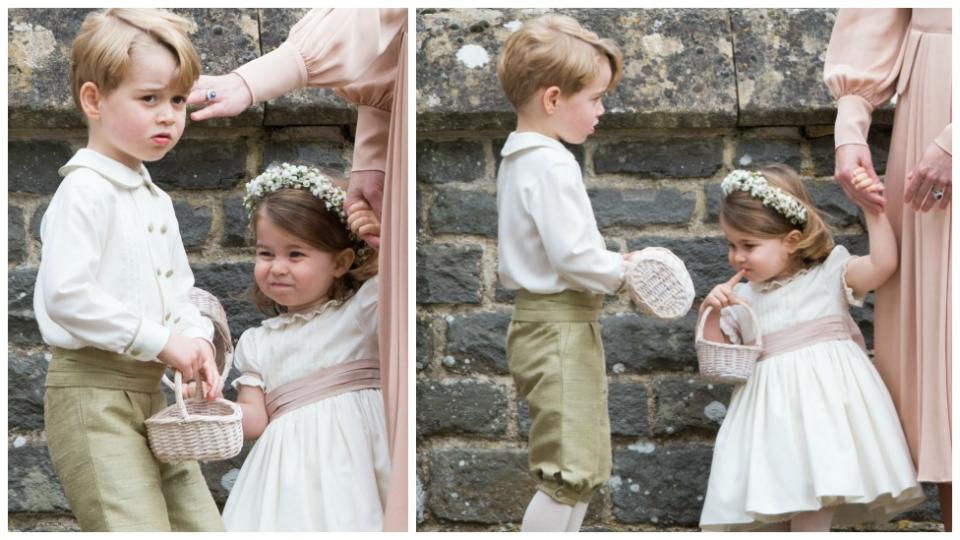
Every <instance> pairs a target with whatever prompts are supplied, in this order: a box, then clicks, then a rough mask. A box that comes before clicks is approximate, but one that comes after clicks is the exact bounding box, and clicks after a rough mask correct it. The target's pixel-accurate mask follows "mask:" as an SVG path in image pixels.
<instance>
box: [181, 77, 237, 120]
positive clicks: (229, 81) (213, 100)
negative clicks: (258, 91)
mask: <svg viewBox="0 0 960 540" xmlns="http://www.w3.org/2000/svg"><path fill="white" fill-rule="evenodd" d="M187 105H199V106H200V109H198V110H196V111H193V112H192V113H190V118H191V119H192V120H193V121H195V122H199V121H201V120H207V119H209V118H219V117H222V116H236V115H238V114H240V113H242V112H243V111H245V110H247V109H248V108H250V106H251V105H253V96H252V94H250V89H249V88H247V83H245V82H243V78H241V77H240V76H239V75H237V74H236V73H229V74H227V75H215V76H211V75H201V76H200V78H199V79H198V80H197V82H196V84H194V85H193V88H192V89H190V96H189V97H187Z"/></svg>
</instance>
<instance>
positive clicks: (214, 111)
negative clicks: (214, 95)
mask: <svg viewBox="0 0 960 540" xmlns="http://www.w3.org/2000/svg"><path fill="white" fill-rule="evenodd" d="M204 92H206V90H204ZM204 99H206V95H204ZM221 116H233V114H232V113H231V112H230V109H229V105H228V104H227V102H226V101H217V102H213V103H210V104H209V105H207V106H206V107H204V108H202V109H198V110H196V111H193V112H192V113H190V119H191V120H193V121H194V122H202V121H204V120H209V119H211V118H218V117H221Z"/></svg>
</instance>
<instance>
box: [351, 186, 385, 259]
mask: <svg viewBox="0 0 960 540" xmlns="http://www.w3.org/2000/svg"><path fill="white" fill-rule="evenodd" d="M383 181H384V174H383V171H373V170H370V171H353V172H351V173H350V184H349V185H348V186H347V197H346V199H345V200H344V201H343V208H344V209H345V210H346V211H347V214H348V215H349V213H350V212H351V211H352V210H351V209H352V208H354V204H355V203H357V202H358V201H361V202H364V203H366V204H367V208H368V209H369V210H372V211H373V215H374V217H376V219H377V234H376V235H373V234H367V235H366V236H364V235H361V236H360V238H362V239H363V241H364V242H366V243H367V244H368V245H369V246H370V247H372V248H374V249H379V248H380V231H379V229H380V225H379V220H380V216H381V215H383V214H382V213H381V210H382V208H383Z"/></svg>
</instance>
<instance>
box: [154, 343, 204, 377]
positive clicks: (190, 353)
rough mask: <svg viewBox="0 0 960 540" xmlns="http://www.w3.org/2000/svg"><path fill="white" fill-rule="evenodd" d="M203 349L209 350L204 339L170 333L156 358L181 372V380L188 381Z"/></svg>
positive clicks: (198, 362)
mask: <svg viewBox="0 0 960 540" xmlns="http://www.w3.org/2000/svg"><path fill="white" fill-rule="evenodd" d="M204 351H210V344H209V343H207V342H206V341H204V340H202V339H196V338H187V337H183V336H180V335H177V334H170V339H168V340H167V344H166V345H165V346H164V347H163V350H162V351H160V354H158V355H157V360H160V361H161V362H163V363H164V364H166V365H168V366H170V367H171V368H173V369H175V370H177V371H179V372H180V373H182V374H183V380H185V381H189V380H190V379H193V377H194V373H195V371H196V368H197V367H198V366H199V365H200V359H201V354H203V352H204ZM211 355H212V353H211Z"/></svg>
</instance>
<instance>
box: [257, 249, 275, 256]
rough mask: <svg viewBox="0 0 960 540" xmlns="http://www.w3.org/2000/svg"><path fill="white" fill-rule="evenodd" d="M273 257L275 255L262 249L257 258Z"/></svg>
mask: <svg viewBox="0 0 960 540" xmlns="http://www.w3.org/2000/svg"><path fill="white" fill-rule="evenodd" d="M271 255H273V253H270V252H269V251H266V250H262V249H261V250H258V251H257V257H263V258H266V257H270V256H271Z"/></svg>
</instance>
